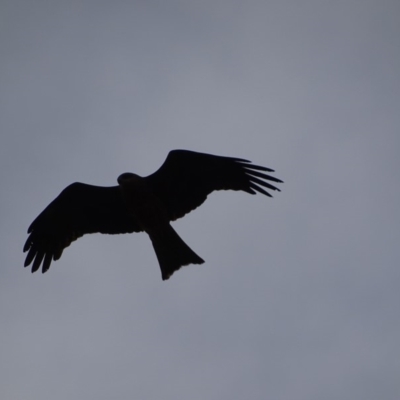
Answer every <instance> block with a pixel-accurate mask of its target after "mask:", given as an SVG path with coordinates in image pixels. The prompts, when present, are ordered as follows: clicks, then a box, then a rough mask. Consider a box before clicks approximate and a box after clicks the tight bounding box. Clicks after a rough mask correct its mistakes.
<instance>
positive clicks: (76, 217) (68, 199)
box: [24, 182, 141, 273]
mask: <svg viewBox="0 0 400 400" xmlns="http://www.w3.org/2000/svg"><path fill="white" fill-rule="evenodd" d="M140 230H141V229H140V228H139V226H138V224H137V222H135V221H134V220H133V218H132V216H130V215H129V214H128V211H127V209H126V206H125V204H124V202H123V200H122V196H121V192H120V188H119V187H118V186H112V187H100V186H92V185H86V184H84V183H79V182H76V183H73V184H72V185H70V186H68V187H66V188H65V189H64V190H63V191H62V192H61V193H60V195H59V196H58V197H57V198H56V199H54V200H53V201H52V202H51V203H50V204H49V205H48V206H47V207H46V208H45V209H44V211H43V212H42V213H41V214H40V215H39V216H38V217H37V218H36V219H35V220H34V221H33V222H32V224H31V225H30V227H29V229H28V233H29V234H30V235H29V237H28V239H27V241H26V243H25V246H24V252H25V251H28V250H29V251H28V255H27V256H26V260H25V267H27V266H28V265H30V264H31V263H32V262H33V264H32V272H35V271H37V270H38V269H39V268H40V265H42V264H43V267H42V272H43V273H44V272H46V271H47V270H48V269H49V267H50V264H51V261H52V260H58V259H59V258H60V257H61V254H62V252H63V250H64V249H65V248H66V247H68V246H69V245H70V244H71V243H72V242H73V241H74V240H76V239H78V238H79V237H81V236H83V235H84V234H86V233H96V232H99V233H109V234H117V233H131V232H140Z"/></svg>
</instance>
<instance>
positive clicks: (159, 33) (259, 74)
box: [0, 0, 400, 400]
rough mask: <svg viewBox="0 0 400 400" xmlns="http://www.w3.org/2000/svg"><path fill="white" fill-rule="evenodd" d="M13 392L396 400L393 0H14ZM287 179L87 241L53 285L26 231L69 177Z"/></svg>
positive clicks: (9, 243) (5, 182)
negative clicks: (268, 189)
mask: <svg viewBox="0 0 400 400" xmlns="http://www.w3.org/2000/svg"><path fill="white" fill-rule="evenodd" d="M0 11H1V12H0V38H1V39H0V46H1V48H0V52H1V53H0V55H1V64H0V65H1V75H0V79H1V82H0V84H1V91H0V101H1V107H0V129H1V146H0V152H1V158H0V160H1V168H0V180H1V185H2V188H3V190H2V193H1V197H0V213H1V221H2V223H1V226H0V233H1V252H0V261H1V271H0V276H1V279H0V317H1V325H0V335H1V340H0V397H1V399H4V400H31V399H32V400H36V399H38V400H39V399H40V400H47V399H49V400H50V399H51V400H53V399H57V400H70V399H97V400H103V399H104V400H106V399H107V400H108V399H116V400H120V399H121V400H122V399H166V400H168V399H191V400H204V399H208V400H217V399H218V400H221V399H224V400H228V399H229V400H243V399H249V400H263V399H282V400H287V399H290V400H321V399H324V400H336V399H341V400H345V399H349V400H376V399H385V400H397V399H398V398H399V393H400V380H399V376H400V345H399V337H400V313H399V301H400V295H399V292H400V291H399V288H400V269H399V251H400V250H399V234H400V232H399V230H400V213H399V211H398V206H399V204H400V188H399V173H398V171H399V169H400V165H399V164H400V162H399V156H398V154H399V149H400V136H399V126H400V117H399V115H400V113H399V100H400V99H399V94H400V90H399V86H400V83H399V82H400V80H399V71H400V50H399V39H398V38H399V37H400V32H399V30H400V29H399V27H400V24H399V15H400V3H399V2H398V1H395V0H394V1H385V0H383V1H368V0H359V1H356V0H346V1H330V2H328V1H294V0H293V1H290V0H288V1H281V0H280V1H252V0H250V1H246V2H241V1H234V0H232V1H218V0H217V1H215V0H213V1H208V0H205V1H188V0H185V1H178V0H171V1H163V2H162V1H151V0H150V1H130V2H127V1H113V2H111V1H110V2H106V1H96V2H95V1H79V2H78V1H68V2H66V1H64V2H45V1H34V2H32V1H19V0H13V1H7V0H5V1H3V2H2V3H1V6H0ZM174 148H184V149H191V150H197V151H205V152H210V153H214V154H220V155H228V156H237V157H242V158H248V159H251V160H252V161H254V162H255V163H257V164H262V165H266V166H269V167H272V168H275V169H276V176H278V177H279V178H281V179H283V180H284V181H285V184H284V185H282V189H283V190H282V193H278V194H276V195H275V197H274V198H273V199H267V198H265V197H264V196H249V195H247V194H245V193H234V192H230V193H229V192H223V193H216V194H213V195H211V196H210V197H209V199H208V201H207V202H206V203H205V204H204V205H203V206H202V207H201V208H199V209H197V210H196V211H195V212H193V213H191V214H190V215H188V216H187V217H185V218H184V219H183V220H180V221H177V222H176V223H174V227H175V228H176V230H177V231H178V232H179V234H180V235H181V236H182V238H184V240H185V241H186V242H187V243H188V244H189V245H190V246H191V247H192V248H193V249H194V251H196V252H197V253H198V254H199V255H200V256H201V257H203V258H204V259H205V260H206V264H204V265H202V266H190V267H186V268H184V269H183V270H181V271H179V272H178V273H176V274H175V275H174V276H173V277H172V279H171V280H169V281H167V282H162V281H161V277H160V271H159V267H158V263H157V259H156V257H155V254H154V252H153V250H152V247H151V243H150V240H149V239H148V237H147V236H146V235H144V234H134V235H124V236H117V237H112V236H102V235H91V236H86V237H84V238H82V239H80V240H79V241H77V242H75V243H74V244H73V245H72V246H71V247H70V248H68V249H66V250H65V252H64V254H63V257H62V258H61V260H59V261H58V262H56V263H54V264H53V266H52V268H51V269H50V271H49V272H48V273H47V274H46V275H42V274H39V273H38V274H34V275H32V274H31V273H30V272H29V271H28V270H25V269H24V268H23V267H22V266H23V262H24V255H23V254H22V246H23V244H24V241H25V240H26V229H27V227H28V225H29V224H30V223H31V221H32V220H33V219H34V218H35V217H36V216H37V214H38V213H39V212H40V211H42V210H43V209H44V207H45V206H46V205H47V204H48V203H49V202H50V201H51V200H52V199H53V198H54V197H55V196H57V195H58V194H59V192H60V191H61V190H62V189H63V188H64V187H65V186H67V185H68V184H70V183H72V182H74V181H82V182H86V183H92V184H97V185H105V186H107V185H114V184H116V178H117V176H118V175H119V174H120V173H122V172H125V171H134V172H136V173H139V174H143V175H147V174H150V173H152V172H154V171H155V170H156V169H157V168H158V167H159V166H160V165H161V163H162V162H163V161H164V159H165V157H166V155H167V153H168V151H169V150H171V149H174Z"/></svg>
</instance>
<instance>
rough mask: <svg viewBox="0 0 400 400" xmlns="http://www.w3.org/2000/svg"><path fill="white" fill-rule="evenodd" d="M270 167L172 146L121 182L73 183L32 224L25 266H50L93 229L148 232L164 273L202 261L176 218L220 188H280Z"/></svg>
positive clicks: (122, 177)
mask: <svg viewBox="0 0 400 400" xmlns="http://www.w3.org/2000/svg"><path fill="white" fill-rule="evenodd" d="M261 171H262V172H261ZM264 172H274V171H273V170H272V169H269V168H266V167H261V166H259V165H254V164H251V162H250V161H248V160H244V159H241V158H233V157H222V156H215V155H211V154H205V153H198V152H194V151H188V150H172V151H170V152H169V154H168V156H167V158H166V160H165V161H164V163H163V165H162V166H161V167H160V168H159V169H158V170H157V171H156V172H154V173H153V174H151V175H149V176H146V177H140V176H139V175H136V174H133V173H130V172H126V173H123V174H122V175H120V176H119V177H118V186H109V187H103V186H93V185H88V184H85V183H80V182H75V183H72V184H71V185H69V186H67V187H66V188H65V189H64V190H63V191H62V192H61V193H60V195H59V196H58V197H56V198H55V199H54V200H53V201H52V202H51V203H50V204H49V205H48V206H47V207H46V208H45V209H44V210H43V211H42V213H41V214H39V216H38V217H37V218H36V219H35V220H34V221H33V222H32V224H31V225H30V227H29V229H28V234H29V237H28V239H27V241H26V243H25V246H24V252H26V251H27V252H28V254H27V256H26V260H25V267H27V266H28V265H30V264H32V272H35V271H37V270H38V269H40V267H42V272H43V273H44V272H46V271H47V270H48V269H49V268H50V264H51V262H52V260H54V261H56V260H58V259H59V258H60V257H61V255H62V253H63V251H64V249H65V248H66V247H68V246H69V245H70V244H71V243H72V242H73V241H74V240H77V239H78V238H79V237H81V236H83V235H85V234H87V233H105V234H122V233H132V232H143V231H144V232H146V233H147V234H148V235H149V237H150V239H151V242H152V244H153V247H154V250H155V253H156V256H157V259H158V262H159V264H160V268H161V276H162V279H163V280H166V279H168V278H169V277H170V276H171V275H172V274H173V273H174V272H175V271H177V270H178V269H180V268H181V267H182V266H184V265H189V264H203V263H204V260H203V259H202V258H201V257H199V256H198V255H197V254H196V253H195V252H194V251H193V250H192V249H191V248H190V247H189V246H188V245H187V244H186V243H185V242H184V241H183V240H182V239H181V238H180V236H179V235H178V234H177V233H176V231H175V230H174V228H172V226H171V225H170V221H175V220H176V219H178V218H181V217H183V216H184V215H185V214H187V213H189V212H191V211H193V210H194V209H195V208H197V207H199V206H200V205H201V204H202V203H203V202H204V201H205V200H206V198H207V196H208V195H209V194H210V193H211V192H213V191H214V190H242V191H244V192H247V193H250V194H256V193H257V192H259V193H262V194H264V195H266V196H269V197H272V196H271V195H270V194H269V193H268V191H267V189H269V190H277V191H280V190H279V189H278V188H277V187H275V186H273V185H272V184H271V183H269V182H276V183H281V182H282V181H281V180H280V179H277V178H275V177H273V176H270V175H267V174H265V173H264Z"/></svg>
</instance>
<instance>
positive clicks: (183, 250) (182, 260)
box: [149, 224, 204, 281]
mask: <svg viewBox="0 0 400 400" xmlns="http://www.w3.org/2000/svg"><path fill="white" fill-rule="evenodd" d="M149 236H150V239H151V242H152V243H153V247H154V251H155V252H156V255H157V259H158V263H159V264H160V268H161V276H162V279H163V281H165V280H167V279H168V278H169V277H170V276H171V275H172V274H173V273H174V272H175V271H177V270H178V269H180V268H181V267H183V266H184V265H189V264H203V263H204V260H203V259H202V258H200V257H199V256H198V255H197V254H196V253H195V252H194V251H193V250H192V249H191V248H190V247H189V246H188V245H187V244H186V243H185V242H184V241H183V240H182V239H181V238H180V236H179V235H178V234H177V233H176V231H175V230H174V228H173V227H172V226H171V225H170V224H168V225H165V226H163V227H162V228H160V229H159V230H157V231H156V232H151V233H149Z"/></svg>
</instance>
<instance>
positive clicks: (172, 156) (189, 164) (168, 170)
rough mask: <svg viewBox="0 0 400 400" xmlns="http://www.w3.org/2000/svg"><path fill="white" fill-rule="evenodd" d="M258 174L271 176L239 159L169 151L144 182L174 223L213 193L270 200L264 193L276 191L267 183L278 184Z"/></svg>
mask: <svg viewBox="0 0 400 400" xmlns="http://www.w3.org/2000/svg"><path fill="white" fill-rule="evenodd" d="M260 171H267V172H273V170H272V169H269V168H266V167H261V166H259V165H254V164H251V162H250V161H248V160H243V159H241V158H233V157H221V156H214V155H211V154H205V153H197V152H194V151H188V150H173V151H171V152H170V153H169V154H168V156H167V158H166V160H165V161H164V164H163V165H162V166H161V167H160V169H159V170H158V171H156V172H155V173H154V174H152V175H149V176H147V177H146V178H145V179H146V182H147V183H148V185H149V186H150V187H151V188H152V190H153V191H154V193H156V194H157V196H158V197H159V198H160V199H161V200H162V201H163V203H164V204H165V205H166V207H167V210H168V212H169V217H170V219H171V220H176V219H178V218H181V217H183V216H184V215H185V214H187V213H189V212H190V211H192V210H194V209H195V208H197V207H198V206H200V205H201V204H202V203H203V202H204V201H205V200H206V198H207V196H208V195H209V194H210V193H211V192H213V191H214V190H243V191H245V192H247V193H250V194H256V192H260V193H262V194H264V195H266V196H269V197H272V196H271V195H270V194H269V193H268V192H267V190H266V189H269V190H278V191H279V189H278V188H277V187H275V186H273V185H271V184H270V183H269V182H268V181H272V182H277V183H279V182H282V181H281V180H280V179H277V178H275V177H273V176H270V175H266V174H265V173H263V172H260ZM264 188H265V189H264Z"/></svg>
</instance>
